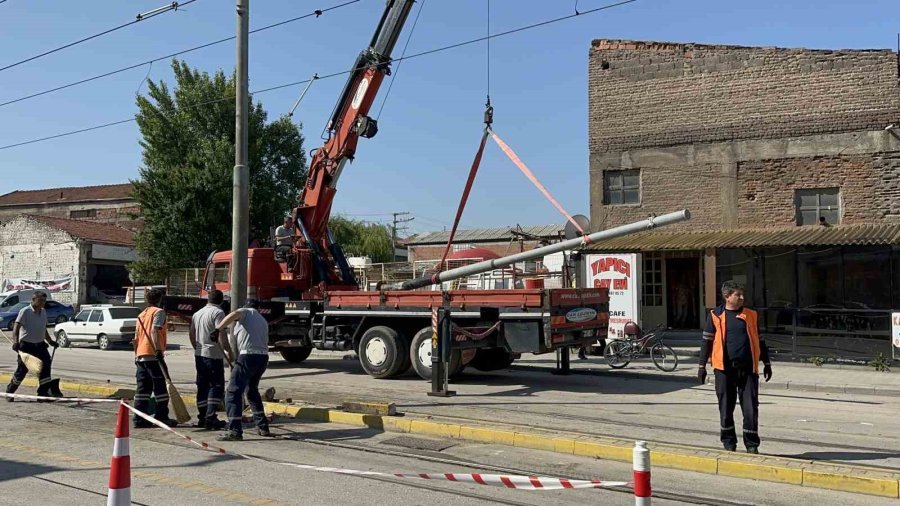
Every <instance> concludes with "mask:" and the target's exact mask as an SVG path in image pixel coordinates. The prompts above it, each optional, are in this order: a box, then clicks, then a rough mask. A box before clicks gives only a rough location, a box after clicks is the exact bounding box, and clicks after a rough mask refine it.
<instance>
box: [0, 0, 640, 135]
mask: <svg viewBox="0 0 900 506" xmlns="http://www.w3.org/2000/svg"><path fill="white" fill-rule="evenodd" d="M357 1H358V0H357ZM636 1H637V0H624V1H621V2H618V3H614V4H609V5H604V6H602V7H597V8H594V9H591V10H587V11H584V12H579V13H577V14H570V15H568V16H562V17H558V18H554V19H549V20H546V21H541V22H539V23H534V24H531V25H527V26H522V27H519V28H514V29H512V30H507V31H505V32H499V33H495V34H493V35H488V36H484V37H479V38H477V39H471V40H467V41H464V42H459V43H456V44H451V45H449V46H443V47H438V48H434V49H430V50H428V51H423V52H421V53H416V54H413V55H409V56H405V57H403V60H409V59H412V58H418V57H420V56H426V55H430V54H435V53H439V52H442V51H448V50H450V49H456V48H458V47H462V46H467V45H470V44H475V43H477V42H482V41H484V40H487V39H488V38H491V39H495V38H497V37H503V36H505V35H511V34H513V33H518V32H522V31H525V30H529V29H532V28H538V27H541V26H546V25H549V24H551V23H557V22H560V21H564V20H567V19H571V18H574V17H578V16H584V15H587V14H592V13H595V12H599V11H602V10H606V9H611V8H613V7H619V6H621V5H626V4H630V3H634V2H636ZM392 61H394V62H397V61H401V59H400V58H398V59H395V60H392ZM362 68H364V67H362ZM355 70H357V69H356V68H352V69H349V70H344V71H341V72H335V73H333V74H327V75H321V76H318V77H316V78H315V79H328V78H331V77H337V76H341V75H346V74H349V73H351V72H354V71H355ZM316 75H318V74H316ZM312 80H313V79H312V78H310V79H304V80H302V81H294V82H292V83H286V84H280V85H278V86H272V87H269V88H263V89H261V90H255V91H251V92H250V94H251V95H258V94H261V93H267V92H270V91H275V90H280V89H283V88H289V87H292V86H298V85H301V84H306V83H308V82H310V81H312ZM233 99H234V97H225V98H218V99H214V100H208V101H206V102H202V103H198V104H190V105H189V106H188V107H199V106H201V105H208V104H212V103H216V102H223V101H226V100H233ZM131 121H135V119H134V118H129V119H123V120H120V121H114V122H112V123H105V124H103V125H96V126H92V127H88V128H82V129H79V130H73V131H71V132H63V133H60V134H56V135H51V136H49V137H42V138H39V139H32V140H28V141H22V142H17V143H15V144H7V145H5V146H0V150H4V149H10V148H14V147H18V146H24V145H27V144H34V143H36V142H42V141H46V140H50V139H57V138H59V137H66V136H69V135H75V134H79V133H82V132H88V131H91V130H98V129H101V128H107V127H111V126H115V125H120V124H123V123H128V122H131Z"/></svg>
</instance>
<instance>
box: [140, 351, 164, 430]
mask: <svg viewBox="0 0 900 506" xmlns="http://www.w3.org/2000/svg"><path fill="white" fill-rule="evenodd" d="M135 363H136V364H137V373H136V374H135V377H136V378H137V391H135V393H134V407H135V409H137V410H138V411H143V412H144V413H146V412H147V411H148V410H149V409H150V395H151V394H152V395H153V398H154V399H156V411H155V413H154V415H153V417H154V418H156V419H157V420H159V421H161V422H163V423H169V422H168V420H169V391H168V390H167V389H166V378H165V377H164V376H163V372H162V366H160V364H159V362H158V361H156V360H147V361H143V362H135ZM133 420H134V423H135V424H136V425H146V424H147V423H148V422H146V421H145V420H144V419H143V418H140V417H139V416H137V415H134V418H133Z"/></svg>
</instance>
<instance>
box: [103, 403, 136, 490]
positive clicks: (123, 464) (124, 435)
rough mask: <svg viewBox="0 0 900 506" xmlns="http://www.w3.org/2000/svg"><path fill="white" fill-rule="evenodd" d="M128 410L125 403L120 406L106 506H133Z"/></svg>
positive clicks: (110, 464)
mask: <svg viewBox="0 0 900 506" xmlns="http://www.w3.org/2000/svg"><path fill="white" fill-rule="evenodd" d="M130 425H131V422H130V420H129V419H128V408H126V407H125V403H124V402H123V403H122V404H119V416H118V419H117V421H116V442H115V444H114V445H113V455H112V460H111V461H110V463H109V494H108V495H107V496H106V506H130V505H131V456H130V451H129V445H128V442H129V440H128V438H129V434H128V428H129V426H130Z"/></svg>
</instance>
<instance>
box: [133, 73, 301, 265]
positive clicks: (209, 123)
mask: <svg viewBox="0 0 900 506" xmlns="http://www.w3.org/2000/svg"><path fill="white" fill-rule="evenodd" d="M172 70H173V71H174V73H175V87H174V90H173V91H170V90H169V87H168V85H166V83H164V82H162V81H159V82H153V81H148V93H147V96H138V97H137V106H138V113H137V115H136V119H137V123H138V126H139V127H140V131H141V135H142V137H143V138H142V140H141V141H140V145H141V147H142V148H143V167H142V168H141V169H140V180H138V181H133V183H134V197H135V199H136V200H137V201H138V202H139V203H140V206H141V214H142V216H143V219H144V228H143V230H141V231H140V232H139V233H138V235H137V238H136V242H137V248H138V252H139V254H140V257H141V259H140V260H139V261H138V262H137V265H135V266H134V268H133V269H132V271H133V272H135V273H136V274H137V273H140V274H141V275H142V276H145V277H148V278H152V277H156V278H157V279H160V278H162V277H164V276H161V274H163V273H161V272H159V271H160V270H165V269H166V268H179V267H190V266H197V265H202V264H203V262H204V261H205V260H206V258H207V256H208V255H209V252H210V251H212V250H214V249H216V250H223V249H231V210H232V172H233V168H234V140H235V127H234V126H235V103H234V95H235V78H234V76H233V75H232V76H231V77H226V76H225V74H224V73H223V72H222V71H221V70H220V71H218V72H216V73H215V74H214V75H209V74H208V73H206V72H200V71H198V70H196V69H191V68H190V67H189V66H188V65H187V64H186V63H184V62H183V61H178V60H173V61H172ZM267 119H268V115H267V113H266V112H265V111H264V110H263V108H262V105H260V104H259V103H255V104H254V103H253V102H252V100H251V103H250V114H249V121H248V122H249V132H248V133H249V139H250V140H249V153H248V155H249V169H250V239H251V241H252V240H253V239H257V240H260V241H265V240H266V239H268V238H269V234H270V232H269V231H270V229H271V227H272V226H275V225H278V224H280V223H281V221H282V218H283V215H284V213H285V212H286V211H287V210H288V209H291V208H292V207H294V206H295V205H296V203H297V197H298V195H299V194H300V190H301V188H302V187H303V185H304V184H305V183H306V157H305V155H304V152H303V136H302V134H301V133H300V127H299V126H297V125H295V124H294V123H292V122H291V121H290V119H289V118H288V117H286V116H282V117H280V118H279V119H277V120H275V121H273V122H267Z"/></svg>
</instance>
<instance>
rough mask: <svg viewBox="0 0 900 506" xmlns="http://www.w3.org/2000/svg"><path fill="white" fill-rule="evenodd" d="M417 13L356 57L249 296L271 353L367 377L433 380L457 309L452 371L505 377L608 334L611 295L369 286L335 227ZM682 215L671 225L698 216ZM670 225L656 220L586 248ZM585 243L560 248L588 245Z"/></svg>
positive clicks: (223, 280) (215, 259)
mask: <svg viewBox="0 0 900 506" xmlns="http://www.w3.org/2000/svg"><path fill="white" fill-rule="evenodd" d="M412 5H413V0H389V1H388V2H387V6H386V7H385V11H384V14H383V15H382V17H381V20H380V22H379V24H378V28H377V29H376V31H375V34H374V35H373V37H372V40H371V43H370V44H369V46H368V48H366V49H365V50H364V51H363V52H362V53H360V55H359V57H358V58H357V59H356V63H355V64H354V66H353V68H354V70H353V71H352V72H351V74H350V76H349V78H348V80H347V83H346V85H345V86H344V89H343V91H342V92H341V95H340V98H339V100H338V102H337V105H336V107H335V109H334V113H333V115H332V117H331V120H330V122H329V124H328V136H327V139H326V141H325V143H324V145H323V146H322V147H321V148H319V149H317V150H316V151H315V153H314V154H313V156H312V161H311V163H310V167H309V174H308V179H307V183H306V186H305V188H304V189H303V190H302V193H301V195H300V203H299V205H298V206H297V207H296V208H294V209H293V210H292V212H291V216H292V218H293V223H294V225H293V245H292V246H291V247H290V251H284V252H283V253H282V252H279V255H278V256H277V257H276V251H275V250H273V249H272V248H252V249H250V250H249V252H248V269H247V276H248V279H247V286H248V297H249V298H252V299H257V300H259V301H260V303H261V312H262V313H263V314H264V315H265V316H266V318H267V319H268V320H269V323H270V343H269V344H270V349H271V350H272V351H278V352H280V353H281V355H282V357H283V358H284V359H285V360H287V361H288V362H292V363H299V362H302V361H304V360H306V359H307V358H308V357H309V355H310V353H311V351H312V350H313V349H319V350H333V351H350V350H353V351H356V353H357V354H358V357H359V361H360V363H361V365H362V367H363V369H364V370H365V371H366V372H367V373H368V374H369V375H371V376H373V377H375V378H389V377H393V376H397V375H400V374H402V373H404V372H406V371H407V370H408V369H409V368H410V367H412V368H414V369H415V371H416V373H418V374H419V375H420V376H421V377H422V378H426V379H427V378H430V377H431V352H432V342H431V339H432V328H433V327H432V316H433V311H432V310H433V309H435V308H437V307H440V306H445V307H449V308H451V309H452V321H453V325H454V326H453V329H454V330H453V346H452V351H451V358H450V364H449V373H450V374H451V375H452V374H455V373H458V372H460V371H462V369H463V368H465V367H466V366H467V365H471V366H473V367H475V368H477V369H479V370H482V371H490V370H497V369H503V368H506V367H508V366H509V365H510V364H511V363H512V362H513V360H515V359H516V358H517V357H519V356H520V354H522V353H547V352H551V351H555V350H556V349H559V348H564V347H569V346H580V345H582V344H589V343H592V342H594V341H596V340H597V338H598V337H600V336H605V335H606V332H607V325H608V319H609V316H608V291H607V289H603V288H601V289H595V288H584V289H547V290H545V289H524V290H448V291H413V290H412V289H413V288H416V287H421V286H425V285H427V284H432V282H434V281H435V280H437V279H438V277H429V278H423V279H419V280H414V281H415V282H413V283H412V284H410V282H407V283H406V284H405V285H404V286H394V287H383V288H384V289H379V290H377V291H360V290H359V287H358V285H357V281H356V279H355V275H354V272H353V270H352V269H351V268H350V266H349V264H348V263H347V260H346V257H345V256H344V253H343V251H342V249H341V246H340V245H339V244H337V243H336V242H335V241H334V238H333V236H332V234H331V233H330V232H329V230H328V219H329V217H330V215H331V207H332V203H333V200H334V196H335V193H336V191H337V183H338V179H339V178H340V176H341V173H342V172H343V170H344V168H345V165H346V164H347V163H348V162H350V161H352V160H353V158H354V155H355V153H356V146H357V142H358V141H359V139H360V138H361V137H362V138H371V137H373V136H374V135H375V134H376V133H377V131H378V125H377V123H376V121H375V119H373V118H371V117H369V116H368V112H369V108H370V107H371V106H372V103H373V101H374V99H375V96H376V94H377V92H378V89H379V87H380V85H381V83H382V81H383V79H384V77H385V76H386V75H388V74H389V72H390V63H391V52H392V50H393V48H394V46H395V44H396V42H397V39H398V37H399V36H400V32H401V30H402V28H403V25H404V23H405V22H406V19H407V17H408V15H409V12H410V9H411V8H412ZM676 214H677V213H676ZM679 216H680V217H673V218H672V221H671V222H674V221H680V220H681V219H686V218H687V217H688V214H687V213H686V212H683V213H681V214H679ZM668 222H669V221H665V220H663V221H659V219H657V221H654V220H652V219H651V220H648V221H646V222H641V223H637V224H634V225H629V226H626V227H619V229H613V230H607V231H605V232H600V233H597V234H593V235H591V236H587V237H585V238H583V239H577V240H575V243H579V242H581V243H583V242H585V241H591V240H598V239H600V238H603V237H614V236H616V235H622V234H624V233H631V232H634V231H637V230H641V229H645V228H648V227H652V226H655V225H662V224H665V223H668ZM629 227H630V228H629ZM620 229H621V230H620ZM598 234H599V235H598ZM595 236H596V237H595ZM571 242H572V241H566V242H565V243H559V244H557V245H552V246H549V247H545V248H540V249H538V250H534V251H532V252H526V253H521V254H519V255H513V256H512V257H504V258H501V259H498V260H492V261H490V262H482V263H480V264H475V265H474V266H469V267H468V268H466V269H468V270H466V273H465V274H463V275H469V274H472V273H474V271H472V270H471V269H470V268H471V267H476V268H481V269H484V271H487V270H492V269H494V268H498V267H501V266H503V265H508V264H511V263H513V262H517V261H522V260H524V259H526V256H527V257H528V258H539V257H541V256H543V255H544V254H547V253H550V252H552V251H549V250H548V248H553V247H556V246H561V245H564V244H567V243H571ZM575 243H572V244H568V245H567V246H564V247H563V248H560V249H559V250H562V249H566V248H568V249H571V248H572V247H576V246H578V244H575ZM554 251H556V250H554ZM523 255H525V256H523ZM231 260H232V256H231V252H230V251H222V252H213V253H212V254H210V256H209V259H208V261H207V267H206V273H205V277H204V281H203V291H202V292H201V296H205V295H206V293H207V292H208V291H209V290H212V289H218V290H222V291H223V292H225V293H228V292H229V290H230V283H229V279H230V277H229V276H230V274H229V272H230V266H231ZM504 262H506V263H505V264H504ZM488 263H490V265H487V264H488ZM483 264H484V265H483ZM454 271H455V270H454ZM453 275H454V274H453V271H446V272H443V273H440V275H439V277H440V281H443V280H447V279H451V278H452V276H453ZM203 304H205V301H204V300H203V299H200V298H190V297H171V298H167V303H166V308H167V310H168V311H169V312H170V314H174V315H176V316H181V317H189V316H190V315H191V314H192V313H193V312H194V311H196V310H198V309H199V308H200V307H202V305H203Z"/></svg>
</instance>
